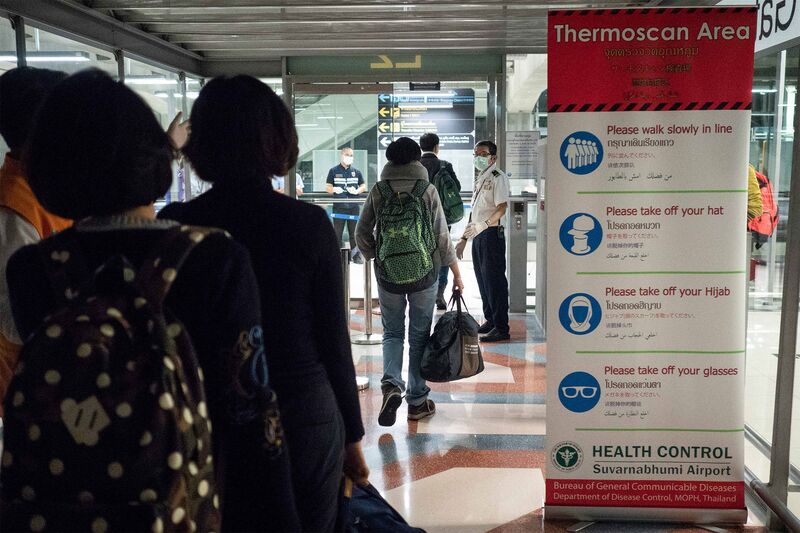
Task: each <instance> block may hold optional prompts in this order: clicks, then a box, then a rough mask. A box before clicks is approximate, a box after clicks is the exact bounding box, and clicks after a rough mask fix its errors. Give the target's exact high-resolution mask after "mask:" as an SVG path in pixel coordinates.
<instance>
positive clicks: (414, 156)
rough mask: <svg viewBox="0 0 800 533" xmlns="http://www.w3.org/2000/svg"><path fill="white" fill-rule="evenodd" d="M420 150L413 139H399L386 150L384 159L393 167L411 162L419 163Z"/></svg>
mask: <svg viewBox="0 0 800 533" xmlns="http://www.w3.org/2000/svg"><path fill="white" fill-rule="evenodd" d="M420 157H422V150H420V148H419V145H418V144H417V143H416V142H415V141H414V139H409V138H408V137H400V138H399V139H396V140H395V141H394V142H392V144H390V145H389V146H388V147H387V148H386V159H388V160H389V161H391V163H392V164H393V165H406V164H408V163H410V162H412V161H419V158H420Z"/></svg>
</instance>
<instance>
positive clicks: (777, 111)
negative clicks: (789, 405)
mask: <svg viewBox="0 0 800 533" xmlns="http://www.w3.org/2000/svg"><path fill="white" fill-rule="evenodd" d="M799 62H800V48H792V49H790V50H787V51H785V52H778V53H775V54H771V55H768V56H764V57H761V58H758V59H757V60H756V63H755V74H754V79H753V90H752V91H753V111H752V119H751V129H750V154H749V155H750V163H751V164H753V166H755V168H756V169H757V170H758V171H760V172H763V173H764V174H766V175H767V177H768V178H769V179H770V181H771V182H772V187H773V190H774V195H775V201H776V202H777V205H778V209H779V217H780V219H779V222H778V225H777V228H776V229H775V231H774V233H773V235H772V237H771V238H770V239H769V240H768V242H766V243H763V244H761V243H758V242H753V244H752V245H751V249H750V255H749V257H748V260H749V265H750V279H749V291H748V295H749V304H748V315H747V324H748V326H747V360H746V373H745V386H746V391H747V392H746V394H747V401H746V402H745V424H746V426H747V435H748V447H747V453H746V466H747V467H748V468H749V469H750V470H751V471H752V472H753V473H754V474H755V475H757V476H758V477H759V478H760V479H761V480H763V481H765V482H766V481H767V480H768V479H769V468H770V450H771V446H772V444H773V443H772V439H773V430H774V423H773V418H774V411H775V397H776V388H777V377H778V376H777V368H778V359H777V355H778V345H779V338H780V327H781V318H782V317H781V304H782V291H783V277H784V264H785V256H786V238H787V227H788V223H789V220H788V214H789V191H790V185H791V183H790V182H791V174H792V163H793V161H792V149H793V144H794V118H795V106H796V103H797V102H796V97H797V87H798V64H799ZM797 352H798V353H800V349H798V350H797ZM799 378H800V365H797V366H796V371H795V388H796V387H797V383H800V379H799ZM794 404H795V405H794V411H793V416H792V420H791V421H788V420H787V421H784V423H786V424H790V426H789V428H788V429H789V430H790V432H791V453H790V460H791V463H792V465H793V467H792V470H791V472H790V482H791V484H798V483H800V470H798V468H797V467H799V466H800V425H798V424H795V423H794V422H795V421H797V420H799V419H800V401H798V396H797V390H795V399H794ZM789 507H790V509H791V510H792V511H793V512H794V513H795V514H800V498H798V497H797V495H796V494H792V495H790V497H789Z"/></svg>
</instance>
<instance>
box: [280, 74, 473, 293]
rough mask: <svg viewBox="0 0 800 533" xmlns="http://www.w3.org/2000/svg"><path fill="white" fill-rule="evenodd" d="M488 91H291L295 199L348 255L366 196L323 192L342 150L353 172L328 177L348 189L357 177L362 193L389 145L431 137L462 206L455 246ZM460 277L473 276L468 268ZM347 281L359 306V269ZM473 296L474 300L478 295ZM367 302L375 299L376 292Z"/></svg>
mask: <svg viewBox="0 0 800 533" xmlns="http://www.w3.org/2000/svg"><path fill="white" fill-rule="evenodd" d="M415 88H416V87H415ZM488 91H489V84H488V83H487V82H486V81H461V82H459V81H445V82H441V83H439V84H438V87H437V86H436V84H430V85H429V86H427V87H425V89H424V90H412V87H411V84H410V83H408V82H402V83H401V82H397V83H375V82H372V83H361V84H356V83H353V84H349V83H295V84H294V85H293V92H292V94H293V111H294V116H295V124H296V126H297V132H298V137H299V148H300V150H299V152H300V153H299V157H298V162H297V167H296V173H297V176H298V177H299V178H300V179H302V181H303V184H304V189H303V191H302V192H303V194H302V198H301V199H302V200H304V201H307V202H313V203H316V204H318V205H320V206H321V207H323V208H324V209H326V211H327V212H328V215H329V216H330V217H331V222H332V223H333V224H334V228H335V230H336V234H337V237H339V239H340V244H341V246H342V247H344V248H347V247H350V248H351V249H352V248H355V245H354V242H353V241H352V240H351V238H350V233H351V231H352V229H353V228H354V227H355V224H356V221H357V218H358V214H359V212H360V209H361V206H362V204H363V202H364V199H365V198H366V193H363V194H360V195H358V197H354V196H352V195H349V196H348V197H344V195H342V194H339V195H336V194H330V193H328V192H327V191H326V185H327V179H328V175H329V173H330V172H331V169H333V168H335V167H337V166H338V165H339V163H340V155H341V150H342V149H343V148H350V149H352V152H353V163H352V168H348V169H347V170H346V171H345V170H344V169H342V168H341V167H338V168H337V170H335V171H334V172H333V173H332V176H333V178H334V180H336V179H337V174H339V176H338V180H339V181H338V182H337V184H339V183H346V184H347V185H348V186H349V185H350V182H349V181H346V180H347V179H353V178H354V177H353V176H352V172H353V170H354V169H357V170H358V171H360V172H361V174H362V176H363V179H364V183H365V186H366V191H369V189H370V188H372V187H373V186H374V185H375V183H376V182H377V181H378V180H379V178H380V173H381V170H382V168H383V166H384V165H385V163H386V156H385V154H386V148H387V147H388V146H389V144H391V142H392V141H393V140H394V139H397V138H398V137H403V136H405V137H411V138H412V139H414V140H416V141H419V138H420V136H421V135H422V134H423V133H427V132H431V133H436V134H437V135H438V136H439V138H440V152H439V157H440V158H442V159H445V160H447V161H449V162H451V163H452V164H453V167H454V169H455V171H456V174H457V176H458V179H459V181H460V182H461V190H462V198H463V199H464V201H465V203H466V206H467V210H466V213H465V217H464V219H463V220H462V221H461V222H459V223H457V224H455V225H454V226H453V227H452V230H451V235H453V236H455V239H456V240H457V239H458V237H459V236H460V235H461V234H462V233H463V230H464V226H465V224H466V221H467V220H468V218H469V207H470V206H469V202H470V196H471V194H470V193H471V191H472V189H473V181H474V176H475V174H474V170H473V166H472V152H473V147H474V144H475V141H476V140H479V139H483V138H487V137H488V136H489V131H488V121H487V115H488V104H487V101H488V98H487V96H488ZM348 173H349V174H350V175H349V176H348V175H347V174H348ZM343 180H344V181H343ZM298 181H299V180H298ZM356 255H357V254H356ZM356 261H357V262H358V257H357V258H356ZM464 271H466V275H467V276H471V275H472V269H471V268H465V269H462V273H464ZM350 274H351V279H350V287H351V289H350V295H351V298H354V299H359V298H363V295H364V293H363V291H364V289H363V279H364V275H365V272H364V269H363V267H361V266H360V265H353V266H352V267H351V271H350ZM375 286H376V285H375V284H374V283H373V288H374V287H375ZM473 292H475V295H477V290H475V291H473ZM475 295H472V296H475ZM372 296H373V298H375V297H377V291H376V289H374V290H373V294H372Z"/></svg>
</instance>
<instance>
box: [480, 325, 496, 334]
mask: <svg viewBox="0 0 800 533" xmlns="http://www.w3.org/2000/svg"><path fill="white" fill-rule="evenodd" d="M493 329H494V324H492V323H491V322H484V323H483V324H481V327H479V328H478V333H489V332H490V331H492V330H493Z"/></svg>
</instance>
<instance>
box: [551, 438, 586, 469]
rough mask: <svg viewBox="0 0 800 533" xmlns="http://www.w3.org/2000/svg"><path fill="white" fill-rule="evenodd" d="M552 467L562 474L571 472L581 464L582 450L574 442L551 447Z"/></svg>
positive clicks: (560, 443)
mask: <svg viewBox="0 0 800 533" xmlns="http://www.w3.org/2000/svg"><path fill="white" fill-rule="evenodd" d="M552 458H553V465H555V467H556V468H558V469H559V470H561V471H562V472H572V471H573V470H577V469H578V468H580V466H581V463H583V450H581V447H580V446H578V445H577V444H575V443H574V442H559V443H558V444H556V445H555V446H554V447H553V455H552Z"/></svg>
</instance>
